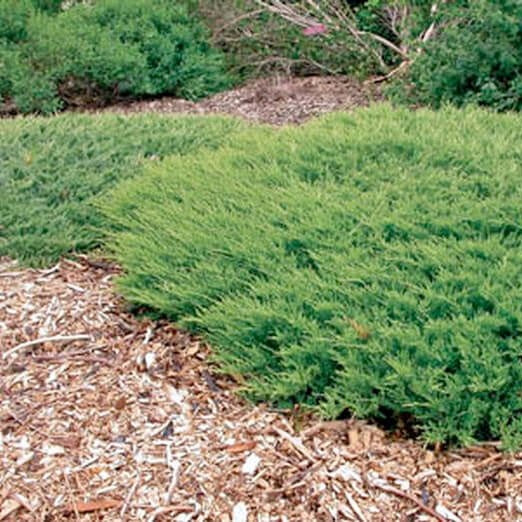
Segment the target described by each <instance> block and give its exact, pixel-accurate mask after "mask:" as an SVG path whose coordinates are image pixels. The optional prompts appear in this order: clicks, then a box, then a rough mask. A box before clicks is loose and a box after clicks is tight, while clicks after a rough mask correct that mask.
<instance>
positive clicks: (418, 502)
mask: <svg viewBox="0 0 522 522" xmlns="http://www.w3.org/2000/svg"><path fill="white" fill-rule="evenodd" d="M371 485H372V486H373V487H374V488H378V489H380V490H382V491H386V492H387V493H391V494H392V495H395V496H397V497H401V498H405V499H407V500H410V501H411V502H413V503H414V504H416V506H417V507H418V508H419V509H421V510H422V511H424V513H427V514H428V515H430V516H432V517H433V518H435V519H437V520H438V521H439V522H447V521H446V519H445V518H444V517H443V516H441V515H439V514H438V513H437V512H436V511H435V510H434V509H431V508H430V507H429V506H426V504H424V502H422V500H419V499H418V498H417V497H414V496H413V495H410V494H408V493H405V492H404V491H401V490H400V489H397V488H394V487H393V486H387V485H386V486H385V485H384V484H379V483H378V482H372V483H371Z"/></svg>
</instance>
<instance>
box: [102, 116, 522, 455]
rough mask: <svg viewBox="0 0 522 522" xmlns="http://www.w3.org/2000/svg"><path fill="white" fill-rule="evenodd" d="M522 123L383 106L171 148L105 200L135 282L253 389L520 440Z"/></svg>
mask: <svg viewBox="0 0 522 522" xmlns="http://www.w3.org/2000/svg"><path fill="white" fill-rule="evenodd" d="M521 129H522V125H521V120H520V117H518V116H515V115H504V116H502V115H495V114H491V113H488V112H481V111H478V110H466V111H457V110H444V111H441V112H438V113H435V112H429V111H427V110H419V111H416V112H408V111H406V110H392V109H391V108H390V107H389V106H380V107H375V108H372V109H371V110H367V111H357V112H356V113H354V114H353V115H347V114H336V115H331V116H328V117H326V118H323V119H321V120H318V121H314V122H311V123H309V124H307V125H305V126H304V127H301V128H286V129H284V130H282V131H279V132H278V133H277V134H276V135H275V136H273V137H269V136H267V135H266V133H263V134H258V133H257V132H256V131H255V129H254V130H252V131H250V132H249V133H247V134H245V135H244V136H242V137H241V138H237V139H235V140H234V143H233V144H230V145H227V146H225V147H222V148H220V149H218V150H216V151H215V152H209V153H205V154H198V155H197V156H192V155H189V156H186V157H183V158H174V159H167V160H165V161H164V162H161V163H158V164H155V165H154V166H151V168H150V169H148V171H147V173H146V175H144V176H140V177H137V178H134V179H133V180H131V181H129V182H124V183H123V184H122V185H120V186H119V187H117V189H116V191H115V193H114V194H113V195H112V196H111V197H109V198H107V199H106V200H105V203H104V212H105V214H106V216H107V218H108V219H109V222H111V223H112V224H113V232H112V233H111V234H110V235H109V236H108V244H109V245H110V248H111V249H112V251H113V252H114V256H115V258H116V259H117V260H118V262H120V263H121V265H122V266H123V268H124V270H125V275H124V276H123V277H122V278H121V280H120V281H119V289H120V291H121V292H122V294H123V295H124V296H125V297H126V298H127V299H128V300H129V301H131V302H133V303H136V304H137V305H141V306H143V305H145V306H147V307H150V308H151V309H152V310H155V311H156V312H158V313H160V314H163V315H165V316H167V317H169V318H171V319H172V320H174V321H177V322H178V323H179V324H181V325H182V326H184V327H186V328H188V329H190V330H192V331H195V332H198V333H200V334H202V335H203V336H204V337H205V339H207V340H209V341H210V342H211V344H212V346H213V347H214V349H215V358H216V360H217V361H218V362H219V363H220V365H221V368H222V371H224V372H228V373H230V374H233V375H242V376H243V377H244V382H245V390H244V391H245V393H246V394H247V395H248V396H249V397H250V398H252V399H255V400H268V401H270V402H272V403H274V404H276V405H278V406H285V407H286V406H289V405H291V404H294V403H300V404H303V405H305V406H309V407H312V408H314V409H318V410H319V411H321V412H322V413H323V415H325V416H326V417H328V418H334V417H337V416H340V415H344V414H347V413H348V414H355V415H356V416H358V417H362V418H370V419H377V420H378V421H381V422H383V423H386V424H387V425H388V426H393V425H397V424H399V423H400V422H402V423H405V424H407V425H408V427H409V428H410V429H411V430H413V432H414V433H417V434H419V435H420V436H422V437H423V438H424V439H425V440H427V441H429V442H448V443H453V444H469V443H472V442H473V441H476V440H490V439H492V438H494V439H496V438H500V439H502V441H503V442H504V444H505V445H506V447H520V446H521V445H522V421H521V419H522V365H521V364H520V360H521V357H522V299H521V290H520V289H521V288H522V248H521V247H522V225H521V222H522V213H521V206H520V201H521V198H522V192H521V191H522V188H521V184H520V178H521V175H522V170H521V169H522V167H521V165H520V154H519V152H518V144H519V143H520V142H521V141H522V130H521Z"/></svg>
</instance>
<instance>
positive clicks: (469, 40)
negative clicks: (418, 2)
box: [396, 0, 522, 110]
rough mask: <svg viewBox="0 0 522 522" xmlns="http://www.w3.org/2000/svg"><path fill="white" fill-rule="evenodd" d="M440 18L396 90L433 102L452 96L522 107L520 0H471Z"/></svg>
mask: <svg viewBox="0 0 522 522" xmlns="http://www.w3.org/2000/svg"><path fill="white" fill-rule="evenodd" d="M448 18H449V17H448ZM445 23H447V24H448V27H446V28H445V29H444V30H443V31H441V34H440V35H438V36H437V37H436V38H434V39H433V40H431V41H430V42H428V43H427V44H426V46H425V49H424V52H423V53H422V54H421V55H420V56H419V57H418V58H417V59H416V60H415V62H414V63H413V65H412V66H411V70H410V72H409V75H408V77H407V78H406V83H407V84H408V82H411V84H410V85H409V86H407V89H406V92H404V91H403V86H402V85H399V89H398V90H397V89H396V92H399V93H400V96H401V97H402V98H404V97H405V96H406V99H408V97H409V99H412V100H413V101H415V102H417V103H422V104H426V103H429V104H431V105H433V106H435V107H439V106H440V105H441V104H443V103H445V102H451V103H454V104H457V105H464V104H467V103H475V104H479V105H484V106H488V107H493V108H495V109H499V110H508V109H510V110H521V109H522V2H520V1H519V0H503V1H501V2H498V1H494V2H493V1H483V0H476V1H475V2H470V3H469V6H468V7H466V8H461V9H460V10H459V11H458V12H457V13H455V19H454V20H451V19H448V20H446V21H445Z"/></svg>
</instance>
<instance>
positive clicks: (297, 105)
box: [102, 76, 382, 125]
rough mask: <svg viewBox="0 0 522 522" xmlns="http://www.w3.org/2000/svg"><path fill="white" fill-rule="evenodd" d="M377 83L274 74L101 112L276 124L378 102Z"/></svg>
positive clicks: (341, 78) (333, 77)
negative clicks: (203, 94) (191, 97)
mask: <svg viewBox="0 0 522 522" xmlns="http://www.w3.org/2000/svg"><path fill="white" fill-rule="evenodd" d="M380 100H382V96H381V94H380V93H379V91H378V89H377V87H375V86H373V87H372V86H371V85H369V84H367V85H363V84H362V83H361V82H359V81H357V80H355V79H353V78H348V77H345V76H311V77H306V78H296V77H287V76H276V77H270V78H261V79H256V80H251V81H249V82H247V83H246V84H245V85H243V86H241V87H238V88H236V89H232V90H230V91H226V92H223V93H219V94H216V95H214V96H212V97H210V98H206V99H204V100H201V101H199V102H190V101H187V100H180V99H177V98H170V97H164V98H160V99H157V100H145V101H137V102H129V103H120V104H117V105H112V106H109V107H106V108H105V109H102V110H103V111H110V112H120V113H135V112H140V113H141V112H154V113H163V114H177V113H192V114H211V113H220V114H231V115H234V116H239V117H242V118H245V119H247V120H250V121H253V122H262V123H268V124H272V125H282V124H288V123H290V124H292V123H294V124H295V123H302V122H304V121H306V120H307V119H309V118H312V117H314V116H318V115H320V114H324V113H327V112H331V111H334V110H347V109H354V108H356V107H364V106H367V105H368V104H369V103H371V102H372V101H380Z"/></svg>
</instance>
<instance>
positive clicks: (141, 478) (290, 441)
mask: <svg viewBox="0 0 522 522" xmlns="http://www.w3.org/2000/svg"><path fill="white" fill-rule="evenodd" d="M117 273H118V270H117V268H116V267H114V266H110V265H108V264H106V263H103V262H101V263H99V262H93V261H89V260H87V259H86V258H83V259H77V260H75V261H71V260H63V261H61V262H60V263H59V264H58V265H57V266H55V267H53V268H51V269H49V270H20V269H17V267H16V266H15V265H14V264H12V263H10V262H8V261H7V260H4V261H2V260H0V358H1V364H0V521H26V520H31V521H33V520H34V521H37V520H38V521H61V520H82V521H86V520H110V521H120V520H121V521H123V520H144V521H153V520H157V521H160V520H174V521H179V522H181V521H189V520H194V521H206V520H209V521H214V520H215V521H220V522H225V521H229V522H246V521H259V522H261V521H266V522H269V521H281V522H282V521H337V520H353V521H359V522H361V521H394V520H397V521H430V520H437V521H451V522H456V521H463V522H464V521H512V520H522V454H518V455H506V454H502V453H500V452H498V451H497V449H496V448H495V446H494V445H493V444H492V445H483V446H477V447H472V448H468V449H467V450H461V451H454V452H433V451H429V450H427V449H425V448H423V447H422V445H421V444H420V443H416V442H414V441H407V440H391V439H390V438H387V436H386V435H385V434H384V433H383V432H382V431H380V430H379V429H377V428H375V427H372V426H368V425H366V424H363V423H360V422H356V421H337V422H326V423H321V422H319V421H318V420H316V419H313V418H310V417H305V416H300V415H298V414H297V413H296V412H294V413H287V414H285V413H281V412H274V411H271V410H270V409H268V408H267V407H263V406H260V407H254V406H252V405H249V404H246V403H244V402H243V401H242V400H240V399H239V398H237V396H235V395H234V393H233V387H234V386H233V383H231V382H230V381H227V380H225V379H223V378H220V377H217V376H216V375H215V374H213V372H212V367H211V366H210V365H209V364H207V363H206V362H205V360H206V358H207V355H208V353H209V349H208V348H207V347H206V346H205V345H204V344H203V343H202V342H201V341H198V340H197V339H194V338H191V337H189V336H188V335H186V334H184V333H183V332H180V331H178V330H176V328H175V327H174V326H172V325H169V324H167V323H163V322H152V321H150V320H139V319H137V318H135V317H133V316H131V315H130V314H129V313H127V312H126V311H125V308H124V305H123V303H122V302H121V301H120V300H119V299H118V298H117V297H116V296H115V293H114V291H113V279H114V277H115V276H116V275H117Z"/></svg>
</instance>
